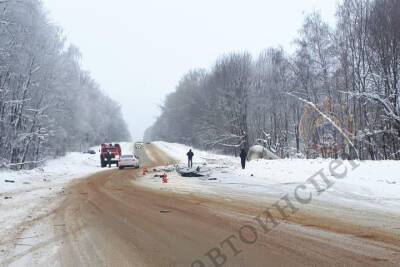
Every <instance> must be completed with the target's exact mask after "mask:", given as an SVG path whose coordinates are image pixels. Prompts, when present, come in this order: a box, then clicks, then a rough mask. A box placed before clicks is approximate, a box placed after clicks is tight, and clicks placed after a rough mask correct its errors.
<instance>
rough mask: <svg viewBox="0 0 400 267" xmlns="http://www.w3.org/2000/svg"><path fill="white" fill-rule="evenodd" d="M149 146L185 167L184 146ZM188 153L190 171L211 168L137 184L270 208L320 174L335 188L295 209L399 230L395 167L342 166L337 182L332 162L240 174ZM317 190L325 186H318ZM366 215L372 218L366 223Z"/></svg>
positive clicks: (290, 162)
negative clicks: (165, 181)
mask: <svg viewBox="0 0 400 267" xmlns="http://www.w3.org/2000/svg"><path fill="white" fill-rule="evenodd" d="M154 144H155V145H156V146H157V147H159V148H160V149H162V150H163V151H164V152H166V153H167V154H169V155H170V156H172V157H175V158H176V159H177V160H178V161H179V162H181V164H182V165H185V164H186V161H187V159H186V153H187V151H188V150H189V147H187V146H184V145H181V144H171V143H165V142H155V143H154ZM194 154H195V157H194V166H195V167H197V166H200V167H201V168H211V170H212V173H211V175H210V176H209V177H201V178H184V177H181V176H179V175H178V174H177V173H171V174H169V183H168V184H162V183H161V182H160V179H159V178H152V177H149V178H148V179H142V180H141V181H142V183H144V184H145V185H147V186H150V187H153V188H159V189H160V190H171V191H175V192H179V193H194V194H199V193H201V194H211V195H216V196H220V197H224V198H226V199H227V200H233V199H239V200H240V199H242V200H248V201H250V202H258V203H271V201H276V200H278V199H279V198H280V197H282V196H283V195H285V194H292V195H293V192H294V190H295V189H296V187H298V186H299V185H301V184H304V183H305V182H306V181H307V179H309V178H310V177H312V176H314V175H316V174H317V173H318V171H320V170H323V171H324V173H325V174H326V176H327V178H328V179H329V180H332V181H334V182H335V184H334V185H333V186H332V187H331V188H330V189H328V190H327V191H326V192H324V193H322V194H320V195H319V196H317V197H315V199H313V201H312V202H311V203H310V204H309V205H304V206H301V207H302V208H303V209H304V210H310V211H315V210H317V211H318V212H319V213H324V214H327V215H329V216H333V217H334V216H337V217H339V218H344V217H345V216H348V218H347V219H349V220H355V219H359V220H360V221H363V223H368V224H371V225H374V226H375V225H379V224H381V223H383V222H385V223H387V219H388V218H389V220H390V221H393V222H392V223H391V224H393V225H389V227H392V228H395V227H399V225H398V223H397V225H396V223H395V221H396V220H397V221H398V220H399V218H400V176H399V173H400V162H397V161H363V162H357V164H359V166H358V167H357V168H356V169H354V170H353V169H352V168H351V164H350V163H349V162H346V161H345V162H344V166H347V169H348V172H347V175H346V176H345V177H344V178H342V179H337V177H333V176H332V175H330V173H329V164H330V163H331V161H332V160H326V159H313V160H305V159H281V160H255V161H251V162H248V163H247V166H246V170H242V169H241V167H240V160H239V159H238V158H235V157H232V156H223V155H217V154H214V153H209V152H205V151H198V150H194ZM319 180H321V179H319ZM320 185H321V186H322V187H324V186H326V185H325V184H323V183H320ZM307 186H309V187H310V186H311V185H307ZM310 191H311V189H310ZM303 197H304V196H303ZM355 214H356V215H355ZM372 214H373V215H374V218H373V219H372V218H371V219H368V216H371V215H372ZM354 216H356V217H357V218H354ZM367 221H368V222H367Z"/></svg>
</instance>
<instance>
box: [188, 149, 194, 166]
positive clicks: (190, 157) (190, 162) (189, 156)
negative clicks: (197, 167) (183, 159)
mask: <svg viewBox="0 0 400 267" xmlns="http://www.w3.org/2000/svg"><path fill="white" fill-rule="evenodd" d="M186 155H187V157H188V167H189V168H192V167H193V156H194V153H193V152H192V150H191V149H190V150H189V152H188V153H186Z"/></svg>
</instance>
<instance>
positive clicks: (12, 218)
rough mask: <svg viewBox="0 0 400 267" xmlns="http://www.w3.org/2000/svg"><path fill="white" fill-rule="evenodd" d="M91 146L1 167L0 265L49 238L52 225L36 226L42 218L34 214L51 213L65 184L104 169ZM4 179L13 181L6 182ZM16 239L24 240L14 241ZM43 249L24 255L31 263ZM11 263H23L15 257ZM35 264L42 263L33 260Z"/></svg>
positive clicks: (97, 154) (125, 147)
mask: <svg viewBox="0 0 400 267" xmlns="http://www.w3.org/2000/svg"><path fill="white" fill-rule="evenodd" d="M121 146H122V149H125V150H127V151H129V150H130V149H131V147H132V146H131V145H130V144H128V143H122V144H121ZM92 149H93V150H94V151H96V154H95V155H90V154H83V153H69V154H67V155H66V156H65V157H62V158H58V159H55V160H50V161H48V162H47V163H46V164H45V165H44V166H43V167H40V168H36V169H33V170H29V171H25V170H24V171H11V170H1V171H0V240H2V241H4V242H1V243H0V259H1V260H0V265H2V264H3V263H4V262H2V260H3V259H4V260H6V259H12V258H13V257H14V256H16V255H19V254H20V253H22V252H21V250H22V251H25V249H27V248H28V249H29V248H30V247H31V246H32V247H33V246H34V245H35V244H37V243H40V242H45V241H46V239H50V238H51V233H52V232H51V231H52V230H51V229H48V228H46V229H44V230H43V229H42V230H40V231H39V230H37V229H36V228H38V227H42V226H40V225H38V224H40V223H41V222H40V220H38V221H37V220H36V218H44V219H45V218H47V217H48V215H49V214H51V212H52V211H53V210H54V209H55V208H56V207H57V205H58V204H59V202H60V201H61V200H62V199H63V197H62V196H63V195H64V194H65V193H66V192H65V190H64V187H65V186H66V185H67V184H68V183H69V182H71V181H73V180H74V179H78V178H83V177H85V176H88V175H91V174H93V173H96V172H99V171H101V170H103V169H102V168H101V167H100V158H99V153H98V151H99V147H94V148H92ZM130 153H131V152H130ZM107 169H108V168H107ZM6 180H8V181H12V182H5V181H6ZM49 224H51V222H49ZM46 227H47V226H46ZM42 228H43V227H42ZM25 236H27V237H26V239H25ZM30 236H35V238H31V237H30ZM18 240H20V241H19V242H20V243H23V244H22V245H21V244H17V243H16V242H18ZM21 240H22V241H23V242H22V241H21ZM28 242H31V243H32V244H31V243H29V244H28ZM43 253H44V254H46V253H50V252H46V251H45V250H38V251H34V253H32V255H30V253H27V257H26V259H25V258H24V259H25V260H26V261H27V262H29V263H32V257H33V258H34V257H35V255H34V254H38V255H37V257H38V259H41V257H42V256H43ZM22 254H25V253H22ZM50 254H51V253H50ZM31 256H32V257H31ZM17 258H18V257H17ZM4 264H5V265H9V264H6V263H4ZM11 265H15V266H24V265H25V264H22V263H21V262H19V261H16V262H15V263H14V264H11ZM34 265H41V264H39V263H38V262H36V264H34ZM44 265H45V264H44Z"/></svg>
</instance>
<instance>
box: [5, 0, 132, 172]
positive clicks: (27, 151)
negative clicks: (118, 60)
mask: <svg viewBox="0 0 400 267" xmlns="http://www.w3.org/2000/svg"><path fill="white" fill-rule="evenodd" d="M129 138H130V134H129V131H128V130H127V127H126V125H125V122H124V120H123V118H122V115H121V110H120V107H119V106H118V104H117V103H116V102H115V101H113V100H112V99H110V98H109V97H107V96H106V95H105V94H104V93H103V92H102V91H101V89H100V87H99V85H98V84H97V83H96V82H95V81H94V80H93V79H92V78H91V77H90V74H89V73H87V72H85V71H84V70H82V69H81V67H80V52H79V50H78V49H77V48H76V47H74V46H72V45H71V46H67V45H66V41H65V38H64V37H63V34H62V30H61V29H60V28H58V27H56V26H55V25H53V24H52V23H50V22H49V20H48V18H47V17H46V14H45V11H44V8H43V6H42V4H41V2H40V1H39V0H24V1H17V0H1V1H0V166H2V167H13V168H16V169H20V168H31V167H34V166H36V165H37V164H38V163H40V162H42V161H43V160H44V159H47V158H49V157H57V156H62V155H64V154H65V153H66V152H67V151H77V150H79V149H84V148H85V147H87V146H89V145H95V144H100V143H101V142H104V141H109V140H127V139H129Z"/></svg>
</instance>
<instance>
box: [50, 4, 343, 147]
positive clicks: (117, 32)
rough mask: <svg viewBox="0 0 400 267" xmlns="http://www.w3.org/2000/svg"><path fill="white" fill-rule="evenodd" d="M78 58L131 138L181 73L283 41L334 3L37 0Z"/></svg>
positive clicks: (331, 11)
mask: <svg viewBox="0 0 400 267" xmlns="http://www.w3.org/2000/svg"><path fill="white" fill-rule="evenodd" d="M43 2H44V4H45V6H46V8H47V10H48V11H49V17H50V19H51V20H52V21H53V22H55V23H56V24H57V25H59V26H61V27H62V28H64V30H65V33H66V35H67V37H68V39H69V41H70V42H72V43H74V44H75V45H77V46H78V47H79V48H80V50H81V52H82V55H83V58H82V65H83V67H84V69H86V70H88V71H90V72H91V73H92V76H93V78H94V79H95V80H97V82H98V83H99V84H100V85H101V87H102V89H103V90H104V91H105V92H106V93H107V94H108V95H110V96H111V97H112V98H113V99H115V100H116V101H118V102H119V103H120V104H121V106H122V110H123V113H124V117H125V120H126V121H127V123H128V124H129V127H130V130H131V132H132V136H133V138H134V139H135V140H138V139H141V138H142V135H143V132H144V130H145V129H146V128H147V127H149V126H150V125H151V124H152V123H153V122H154V120H155V119H156V117H157V116H158V115H159V105H160V104H162V102H163V100H164V97H165V96H166V95H167V94H168V93H170V92H172V91H173V90H174V89H175V86H176V84H177V83H178V81H179V79H180V78H181V77H182V75H183V74H184V73H186V72H187V71H189V70H190V69H193V68H209V67H210V66H211V65H212V64H213V63H214V61H215V60H216V59H217V58H218V57H219V56H221V55H222V54H224V53H227V52H238V51H249V52H251V53H252V54H253V55H254V56H257V55H258V54H259V52H261V51H262V50H263V49H265V48H268V47H270V46H278V45H282V46H283V47H285V48H286V49H291V43H292V41H293V39H294V38H295V37H296V35H297V32H298V30H299V28H300V27H301V25H302V21H303V17H304V12H311V11H313V10H318V11H320V12H321V13H322V16H323V17H324V18H325V19H326V20H328V21H329V22H330V23H331V24H333V22H334V15H335V8H336V5H337V1H336V0H238V1H235V0H198V1H194V0H140V1H139V0H113V1H109V0H43Z"/></svg>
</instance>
